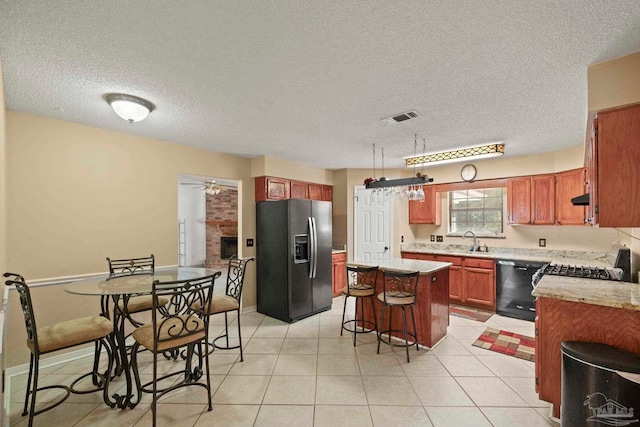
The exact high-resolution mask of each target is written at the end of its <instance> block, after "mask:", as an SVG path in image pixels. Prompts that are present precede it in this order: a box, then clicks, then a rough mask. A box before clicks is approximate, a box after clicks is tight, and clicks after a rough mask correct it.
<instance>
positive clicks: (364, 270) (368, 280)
mask: <svg viewBox="0 0 640 427" xmlns="http://www.w3.org/2000/svg"><path fill="white" fill-rule="evenodd" d="M377 281H378V267H377V266H376V267H356V266H352V265H348V266H347V286H346V288H345V292H346V293H347V295H351V292H352V291H355V290H358V291H366V290H370V289H375V288H376V282H377Z"/></svg>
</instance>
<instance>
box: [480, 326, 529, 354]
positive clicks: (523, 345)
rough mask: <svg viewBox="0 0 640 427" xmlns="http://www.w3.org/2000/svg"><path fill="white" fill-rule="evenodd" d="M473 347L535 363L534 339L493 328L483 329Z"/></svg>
mask: <svg viewBox="0 0 640 427" xmlns="http://www.w3.org/2000/svg"><path fill="white" fill-rule="evenodd" d="M473 345H474V346H476V347H481V348H485V349H487V350H491V351H495V352H498V353H503V354H508V355H509V356H514V357H518V358H520V359H524V360H528V361H530V362H533V361H535V357H536V356H535V352H536V340H535V338H533V337H528V336H526V335H520V334H515V333H513V332H508V331H502V330H500V329H495V328H487V329H485V331H484V332H483V333H482V335H480V336H479V337H478V339H477V340H476V341H475V342H474V343H473Z"/></svg>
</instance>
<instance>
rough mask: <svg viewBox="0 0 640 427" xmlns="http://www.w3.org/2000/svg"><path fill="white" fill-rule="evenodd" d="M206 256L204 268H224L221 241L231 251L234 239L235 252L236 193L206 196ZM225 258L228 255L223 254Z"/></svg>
mask: <svg viewBox="0 0 640 427" xmlns="http://www.w3.org/2000/svg"><path fill="white" fill-rule="evenodd" d="M206 206H207V216H206V224H207V256H206V259H205V267H207V268H226V267H227V264H228V262H229V261H228V258H223V251H222V241H223V240H225V241H226V242H225V244H226V245H227V246H226V249H227V250H228V251H229V250H231V251H232V250H233V247H232V246H231V244H232V243H233V239H229V238H235V239H236V240H235V247H236V250H237V238H238V192H237V191H235V190H226V191H223V192H221V193H220V194H217V195H215V196H211V195H207V199H206ZM224 255H225V256H227V255H229V254H224Z"/></svg>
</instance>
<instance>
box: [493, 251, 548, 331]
mask: <svg viewBox="0 0 640 427" xmlns="http://www.w3.org/2000/svg"><path fill="white" fill-rule="evenodd" d="M545 265H547V263H545V262H538V261H516V260H497V261H496V267H497V268H496V270H497V271H496V313H498V314H500V315H502V316H508V317H515V318H516V319H523V320H529V321H533V320H535V318H536V304H535V297H534V296H533V295H531V291H533V286H532V285H531V280H532V278H533V275H534V274H535V273H536V271H538V270H539V269H540V268H542V267H544V266H545Z"/></svg>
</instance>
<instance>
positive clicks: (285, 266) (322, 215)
mask: <svg viewBox="0 0 640 427" xmlns="http://www.w3.org/2000/svg"><path fill="white" fill-rule="evenodd" d="M331 226H332V223H331V202H322V201H318V200H304V199H289V200H279V201H266V202H258V203H257V206H256V229H257V230H256V252H257V256H256V268H257V283H258V289H257V291H258V295H257V296H258V312H259V313H262V314H266V315H267V316H270V317H274V318H276V319H280V320H283V321H285V322H288V323H292V322H295V321H298V320H300V319H302V318H304V317H307V316H311V315H312V314H316V313H319V312H321V311H325V310H329V309H330V308H331V301H332V294H331V292H332V291H331V278H332V276H331V244H332V236H331Z"/></svg>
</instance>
